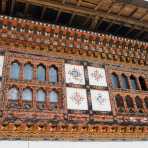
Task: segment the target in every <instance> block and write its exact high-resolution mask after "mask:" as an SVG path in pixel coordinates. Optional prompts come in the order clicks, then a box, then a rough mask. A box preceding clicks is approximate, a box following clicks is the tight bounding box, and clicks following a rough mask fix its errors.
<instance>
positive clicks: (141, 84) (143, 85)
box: [139, 77, 147, 91]
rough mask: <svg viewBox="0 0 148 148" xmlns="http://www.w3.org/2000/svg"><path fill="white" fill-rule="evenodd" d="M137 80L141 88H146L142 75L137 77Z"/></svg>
mask: <svg viewBox="0 0 148 148" xmlns="http://www.w3.org/2000/svg"><path fill="white" fill-rule="evenodd" d="M139 82H140V86H141V89H142V90H145V91H146V90H147V87H146V84H145V80H144V78H143V77H139Z"/></svg>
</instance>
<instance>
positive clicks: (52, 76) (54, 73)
mask: <svg viewBox="0 0 148 148" xmlns="http://www.w3.org/2000/svg"><path fill="white" fill-rule="evenodd" d="M49 81H50V82H51V83H57V82H58V70H57V68H56V67H54V66H51V67H50V68H49Z"/></svg>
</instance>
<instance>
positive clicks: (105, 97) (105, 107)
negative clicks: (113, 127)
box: [90, 89, 111, 111]
mask: <svg viewBox="0 0 148 148" xmlns="http://www.w3.org/2000/svg"><path fill="white" fill-rule="evenodd" d="M90 93H91V102H92V109H93V110H94V111H111V105H110V99H109V93H108V91H104V90H94V89H91V90H90Z"/></svg>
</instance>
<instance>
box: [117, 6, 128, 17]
mask: <svg viewBox="0 0 148 148" xmlns="http://www.w3.org/2000/svg"><path fill="white" fill-rule="evenodd" d="M125 6H126V4H123V5H122V7H121V9H120V11H119V12H118V14H117V15H118V16H120V15H121V12H122V10H123V9H124V8H125Z"/></svg>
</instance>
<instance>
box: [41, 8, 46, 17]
mask: <svg viewBox="0 0 148 148" xmlns="http://www.w3.org/2000/svg"><path fill="white" fill-rule="evenodd" d="M45 11H46V7H43V9H42V12H41V17H40V19H43V17H44V14H45Z"/></svg>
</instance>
